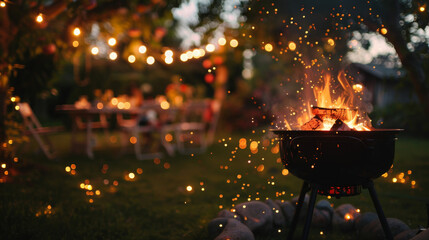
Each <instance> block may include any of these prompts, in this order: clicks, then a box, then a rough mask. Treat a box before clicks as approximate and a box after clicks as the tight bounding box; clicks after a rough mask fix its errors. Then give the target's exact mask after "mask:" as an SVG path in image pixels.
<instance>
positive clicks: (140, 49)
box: [139, 45, 147, 54]
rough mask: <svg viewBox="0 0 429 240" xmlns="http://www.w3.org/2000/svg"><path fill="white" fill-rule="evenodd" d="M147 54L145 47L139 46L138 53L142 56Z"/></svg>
mask: <svg viewBox="0 0 429 240" xmlns="http://www.w3.org/2000/svg"><path fill="white" fill-rule="evenodd" d="M146 52H147V47H146V46H145V45H141V46H140V47H139V53H141V54H143V53H146Z"/></svg>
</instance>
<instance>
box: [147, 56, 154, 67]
mask: <svg viewBox="0 0 429 240" xmlns="http://www.w3.org/2000/svg"><path fill="white" fill-rule="evenodd" d="M146 62H147V64H149V65H152V64H154V63H155V58H154V57H152V56H149V57H148V58H147V59H146Z"/></svg>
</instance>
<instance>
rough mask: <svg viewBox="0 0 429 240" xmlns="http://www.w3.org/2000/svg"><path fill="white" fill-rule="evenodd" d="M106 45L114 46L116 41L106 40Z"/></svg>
mask: <svg viewBox="0 0 429 240" xmlns="http://www.w3.org/2000/svg"><path fill="white" fill-rule="evenodd" d="M107 43H108V44H109V46H111V47H113V46H115V45H116V39H115V38H109V40H107Z"/></svg>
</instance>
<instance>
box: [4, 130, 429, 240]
mask: <svg viewBox="0 0 429 240" xmlns="http://www.w3.org/2000/svg"><path fill="white" fill-rule="evenodd" d="M242 135H243V134H242ZM261 136H262V134H246V135H243V136H240V134H234V135H232V136H225V137H224V138H225V141H221V143H216V144H214V145H213V146H211V147H210V148H209V150H208V151H207V153H205V154H200V155H198V154H196V155H195V156H191V155H187V156H183V155H182V156H181V155H177V156H175V157H173V158H170V157H166V158H163V159H161V162H160V163H159V164H156V163H155V162H154V161H138V160H136V158H135V157H134V155H133V154H132V153H131V152H130V153H128V154H125V155H122V154H120V147H119V144H112V143H103V144H101V142H99V143H100V144H99V145H100V146H98V147H97V148H96V149H95V156H96V157H95V159H93V160H91V159H88V158H87V157H86V156H84V155H79V154H77V155H76V154H70V153H69V149H68V148H69V139H70V136H69V135H68V134H63V135H56V136H54V139H55V143H56V146H57V147H58V148H59V149H60V150H61V152H62V154H61V155H60V156H59V160H58V161H49V160H46V159H45V158H44V157H43V155H41V154H35V153H34V149H36V147H34V146H33V144H34V143H29V144H26V145H25V146H20V147H19V148H17V149H18V156H20V161H19V163H17V164H15V165H14V167H15V169H16V170H17V172H16V173H15V171H11V174H12V175H15V176H13V177H12V178H11V181H10V182H7V183H3V184H1V185H0V199H1V204H0V216H1V217H0V239H207V238H208V236H207V231H206V226H207V224H208V222H209V221H210V220H211V219H213V218H214V217H216V214H217V212H218V211H219V210H220V206H222V207H223V209H229V208H231V207H232V205H233V204H237V203H241V202H244V201H247V199H248V198H249V197H250V198H251V199H252V200H254V199H256V198H259V199H262V200H263V199H265V198H267V197H268V198H273V199H284V200H290V199H291V198H292V196H291V195H293V196H296V195H297V194H298V192H299V190H300V187H301V184H302V181H301V180H299V179H297V178H295V177H294V176H292V175H290V174H289V175H287V176H283V175H282V174H281V170H282V166H281V164H279V163H277V162H276V159H277V158H278V154H273V153H271V147H272V145H270V146H269V147H268V148H267V150H264V149H262V148H261V145H262V143H261V144H260V147H259V152H258V153H256V154H252V153H250V150H249V148H246V149H244V150H241V149H239V148H238V150H237V151H236V152H235V153H233V151H235V150H236V147H238V141H239V139H240V138H241V137H245V138H247V139H252V140H257V141H262V137H261ZM99 137H100V138H99V140H101V139H102V138H103V136H102V135H100V136H99ZM229 137H231V140H229ZM221 139H222V137H221ZM225 144H226V145H225ZM247 144H248V145H249V141H248V142H247ZM428 146H429V140H422V139H413V138H405V137H404V138H402V137H400V139H399V140H398V142H397V150H396V156H395V164H394V168H393V172H392V173H389V176H388V177H387V178H380V179H378V180H376V183H375V184H376V189H377V191H378V194H379V198H380V201H381V203H382V205H383V208H384V210H385V213H386V215H387V216H388V217H395V218H399V219H401V220H403V221H404V222H405V223H407V224H408V225H409V226H410V227H412V228H416V227H417V226H418V225H423V226H425V225H426V223H427V216H426V207H425V204H426V203H428V202H429V187H428V186H429V180H428V177H427V176H428V175H429V168H428V166H429V147H428ZM230 159H231V160H232V161H230ZM72 163H74V164H76V166H77V169H76V171H77V174H76V175H71V174H70V173H67V172H66V171H65V167H66V166H70V165H71V164H72ZM165 163H168V164H170V168H168V169H166V168H165V167H164V164H165ZM104 164H107V165H108V170H107V172H106V173H103V172H102V168H103V165H104ZM261 164H263V165H264V170H263V171H262V172H258V171H257V169H256V168H257V166H260V165H261ZM225 166H228V168H227V169H225ZM138 168H141V169H142V170H143V173H142V174H137V173H136V170H137V169H138ZM407 170H412V174H411V175H410V177H411V179H409V180H408V181H407V182H406V183H405V184H401V183H392V177H394V176H395V175H397V174H399V173H400V172H405V173H406V171H407ZM129 172H133V173H135V174H136V178H135V180H134V181H126V180H125V176H126V175H127V174H128V173H129ZM238 175H241V178H238V177H237V176H238ZM405 175H406V176H407V174H405ZM85 180H89V183H90V184H91V185H92V186H93V191H94V190H100V191H101V195H100V196H87V195H86V191H85V190H82V189H81V188H80V187H79V186H80V184H81V183H83V182H85ZM105 180H108V182H109V183H108V184H105V183H104V181H105ZM228 180H229V181H228ZM411 180H415V181H416V183H417V184H416V187H415V188H413V189H412V188H411V185H410V182H411ZM114 181H118V186H114V185H113V182H114ZM228 182H229V183H228ZM269 182H270V184H269ZM272 182H275V184H274V185H272V184H271V183H272ZM201 183H202V184H203V185H201ZM187 186H192V187H193V190H192V191H191V192H188V191H186V187H187ZM202 188H204V191H202ZM276 192H277V193H282V192H284V193H285V194H284V195H283V194H280V196H277V197H276ZM221 194H222V196H223V197H222V198H220V195H221ZM237 194H239V197H237ZM235 198H236V199H235ZM323 198H324V197H322V196H319V197H318V200H320V199H323ZM90 199H93V203H89V200H90ZM330 201H331V202H333V203H334V204H335V205H336V206H338V205H339V204H342V203H352V204H353V205H355V206H356V207H357V208H360V209H361V210H362V212H366V211H375V210H374V208H373V206H372V203H371V200H370V198H369V194H368V193H367V191H365V190H363V193H362V194H361V195H358V196H355V197H350V198H341V199H331V200H330ZM48 205H50V206H51V207H52V209H51V211H52V212H51V213H50V214H49V213H48V212H47V213H46V214H45V210H47V206H48ZM329 234H330V235H329V236H325V238H327V239H354V238H355V237H354V235H353V234H343V233H340V232H339V231H338V230H334V231H333V232H332V233H329ZM298 236H300V231H297V233H296V237H298ZM259 239H285V235H284V233H283V234H280V235H274V236H269V237H260V238H259ZM310 239H323V238H322V237H321V236H319V235H318V230H317V229H313V231H312V236H311V237H310Z"/></svg>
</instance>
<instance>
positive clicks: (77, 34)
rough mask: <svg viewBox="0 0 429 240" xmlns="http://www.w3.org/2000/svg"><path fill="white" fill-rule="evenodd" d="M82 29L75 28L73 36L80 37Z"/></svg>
mask: <svg viewBox="0 0 429 240" xmlns="http://www.w3.org/2000/svg"><path fill="white" fill-rule="evenodd" d="M80 33H81V32H80V28H78V27H75V28H74V30H73V35H75V36H79V35H80Z"/></svg>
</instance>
